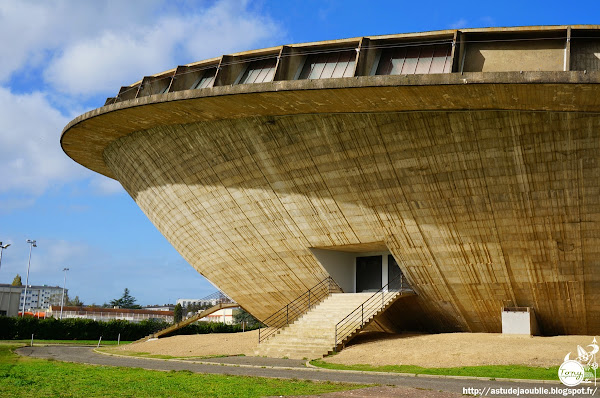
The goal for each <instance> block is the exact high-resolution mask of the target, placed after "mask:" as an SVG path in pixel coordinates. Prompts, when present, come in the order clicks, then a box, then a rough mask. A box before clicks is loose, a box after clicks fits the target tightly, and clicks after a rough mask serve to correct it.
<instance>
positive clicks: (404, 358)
mask: <svg viewBox="0 0 600 398" xmlns="http://www.w3.org/2000/svg"><path fill="white" fill-rule="evenodd" d="M593 339H594V337H593V336H555V337H526V336H523V337H522V336H507V335H502V334H498V333H443V334H425V335H423V334H422V335H410V334H399V335H386V334H383V333H364V334H362V335H359V336H358V337H356V338H355V339H354V340H353V341H352V343H351V345H349V346H347V347H346V349H344V350H342V351H341V352H340V353H339V354H337V355H335V356H332V357H329V358H326V359H325V360H326V361H327V362H333V363H340V364H347V365H351V364H370V365H418V366H423V367H456V366H476V365H528V366H543V367H548V366H559V365H560V364H561V363H562V362H563V360H564V357H565V355H567V353H568V352H571V358H572V359H574V357H576V356H577V345H580V346H582V347H583V348H584V349H587V350H588V351H589V350H591V348H589V347H587V345H588V344H591V343H592V340H593Z"/></svg>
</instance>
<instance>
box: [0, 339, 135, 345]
mask: <svg viewBox="0 0 600 398" xmlns="http://www.w3.org/2000/svg"><path fill="white" fill-rule="evenodd" d="M30 343H31V339H29V340H0V344H25V345H29V344H30ZM131 343H132V341H121V344H131ZM45 344H72V345H97V344H98V340H36V339H33V345H45ZM103 345H117V341H116V340H115V341H111V340H106V341H104V340H102V342H101V343H100V346H103Z"/></svg>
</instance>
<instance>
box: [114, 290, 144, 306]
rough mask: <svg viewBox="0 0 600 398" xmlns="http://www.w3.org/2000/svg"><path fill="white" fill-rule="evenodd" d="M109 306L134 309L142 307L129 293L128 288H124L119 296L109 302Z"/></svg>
mask: <svg viewBox="0 0 600 398" xmlns="http://www.w3.org/2000/svg"><path fill="white" fill-rule="evenodd" d="M110 306H111V307H120V308H127V309H136V310H139V309H140V308H142V307H141V306H140V305H138V304H136V303H135V297H133V296H132V295H130V294H129V289H127V288H125V290H124V291H123V295H122V296H121V298H118V299H114V300H112V301H111V302H110Z"/></svg>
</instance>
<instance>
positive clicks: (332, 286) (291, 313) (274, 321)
mask: <svg viewBox="0 0 600 398" xmlns="http://www.w3.org/2000/svg"><path fill="white" fill-rule="evenodd" d="M343 292H344V291H343V290H342V288H341V287H340V286H339V285H338V284H337V283H336V282H335V281H334V280H333V278H332V277H330V276H328V277H327V278H325V279H323V280H322V281H321V282H319V283H317V284H316V285H315V286H313V287H312V288H310V289H308V290H307V291H306V292H304V293H302V294H301V295H300V296H298V297H297V298H296V299H295V300H293V301H290V302H289V303H288V304H287V305H286V306H285V307H283V308H281V309H280V310H279V311H277V312H275V313H274V314H272V315H271V316H269V317H268V318H267V319H265V320H264V321H262V323H264V324H265V325H268V326H267V327H266V328H264V330H263V329H258V342H259V343H261V342H262V341H264V340H265V339H267V338H269V337H270V336H272V335H274V334H275V333H277V331H278V330H279V329H281V328H283V327H284V326H287V325H289V324H290V323H291V322H293V321H295V320H296V319H298V318H299V317H300V316H301V315H303V314H305V313H306V312H308V310H310V308H311V307H313V306H315V305H317V304H319V303H320V302H321V301H323V299H325V298H326V297H328V296H329V295H330V294H331V293H343Z"/></svg>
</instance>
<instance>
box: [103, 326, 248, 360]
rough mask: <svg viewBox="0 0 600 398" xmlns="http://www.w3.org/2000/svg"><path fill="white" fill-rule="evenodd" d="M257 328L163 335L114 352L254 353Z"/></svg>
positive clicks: (157, 353)
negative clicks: (238, 330) (171, 335)
mask: <svg viewBox="0 0 600 398" xmlns="http://www.w3.org/2000/svg"><path fill="white" fill-rule="evenodd" d="M257 344H258V330H253V331H250V332H244V333H210V334H194V335H187V336H173V337H165V338H162V339H157V340H150V341H145V342H143V343H135V344H127V345H124V346H121V347H118V348H116V349H115V350H114V352H116V353H118V352H119V351H132V352H149V353H150V354H153V355H170V356H174V357H192V356H194V357H196V356H210V355H239V354H245V355H254V350H255V349H256V346H257Z"/></svg>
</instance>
